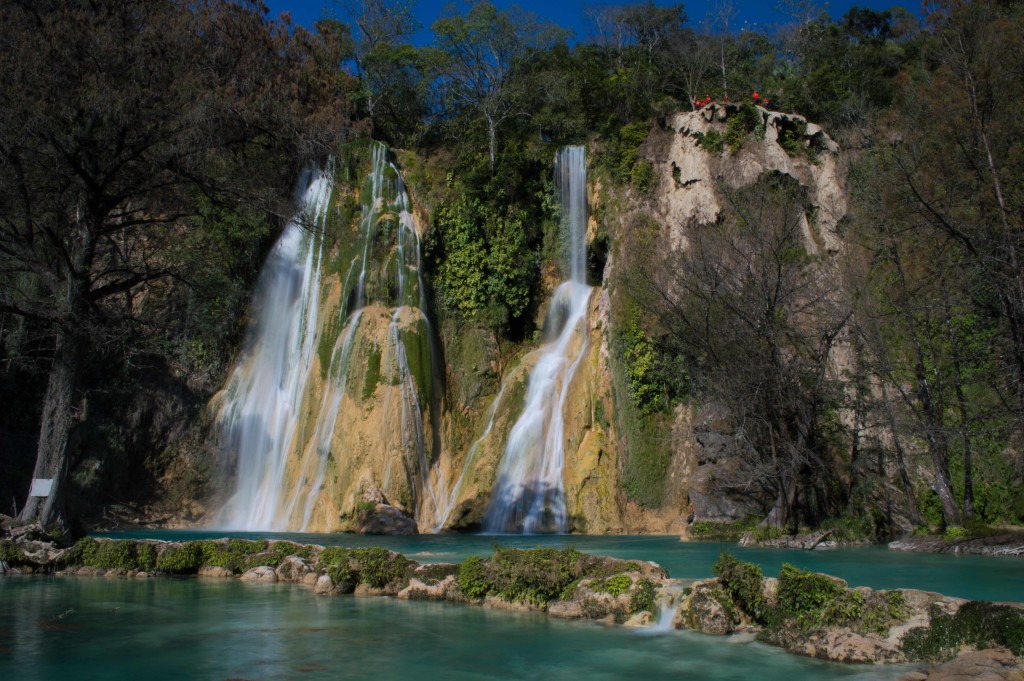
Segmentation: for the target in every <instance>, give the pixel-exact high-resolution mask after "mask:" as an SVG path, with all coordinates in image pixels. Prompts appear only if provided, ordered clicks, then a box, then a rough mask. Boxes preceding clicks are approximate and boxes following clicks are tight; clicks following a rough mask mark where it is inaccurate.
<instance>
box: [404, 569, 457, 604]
mask: <svg viewBox="0 0 1024 681" xmlns="http://www.w3.org/2000/svg"><path fill="white" fill-rule="evenodd" d="M454 585H455V576H454V575H449V576H447V577H445V578H444V579H442V580H441V581H439V582H437V583H436V584H427V583H426V582H422V581H420V580H418V579H416V578H415V577H414V578H412V579H410V580H409V585H408V586H406V587H405V588H404V589H402V590H401V591H399V592H398V598H402V599H406V600H412V601H443V600H445V599H446V598H447V597H448V591H449V589H451V588H452V587H453V586H454Z"/></svg>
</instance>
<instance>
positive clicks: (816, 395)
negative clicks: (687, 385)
mask: <svg viewBox="0 0 1024 681" xmlns="http://www.w3.org/2000/svg"><path fill="white" fill-rule="evenodd" d="M723 191H724V193H725V196H726V197H727V202H728V208H727V210H726V212H725V215H724V219H723V220H722V221H721V222H720V224H715V225H708V226H705V227H701V228H700V229H699V230H695V231H694V233H693V235H692V237H691V240H690V245H689V247H688V248H687V250H686V251H685V252H681V253H676V254H673V255H672V256H670V258H669V259H668V261H667V262H659V264H657V265H656V266H655V268H652V269H643V270H642V271H641V273H640V275H639V276H638V277H637V278H636V280H635V281H634V282H633V284H632V286H633V287H634V289H637V290H639V291H640V294H641V295H640V296H639V297H638V300H639V301H641V305H643V306H644V307H645V308H646V309H647V310H648V312H649V314H650V317H649V318H650V319H656V320H657V323H656V328H655V329H653V330H652V333H653V334H655V335H656V336H657V337H658V338H660V343H661V344H663V345H664V346H665V347H667V348H668V350H667V353H668V354H670V355H675V356H680V357H686V358H689V365H690V366H689V372H688V373H689V376H690V378H691V379H692V381H693V388H694V390H695V392H696V394H697V395H698V396H699V397H701V398H702V399H704V400H706V401H709V402H713V403H717V404H720V405H723V406H724V407H725V408H727V409H728V410H729V412H730V413H732V414H733V415H734V417H735V419H736V429H737V432H738V433H740V437H741V441H742V443H743V444H744V445H745V448H746V451H747V456H746V457H745V461H744V466H745V468H744V477H745V480H746V482H747V484H748V485H749V489H750V490H751V491H752V492H753V493H754V494H755V495H756V496H759V497H760V498H761V499H762V501H763V502H764V503H765V507H766V511H767V513H766V517H765V519H764V522H765V523H766V524H768V525H771V526H774V527H783V526H786V525H788V524H791V523H795V522H797V520H798V519H799V517H798V516H799V514H800V513H802V515H803V520H804V521H806V522H815V521H816V520H818V519H820V518H821V517H823V516H826V515H827V514H828V513H830V512H835V510H836V509H837V508H838V507H839V504H840V503H841V502H842V501H843V500H841V499H840V500H835V499H833V498H831V496H833V495H832V494H831V493H830V491H829V490H830V489H834V488H835V485H833V484H831V483H832V481H833V480H834V475H835V472H834V470H833V463H832V462H833V455H832V453H831V452H830V444H829V437H828V432H829V429H830V428H832V427H833V426H834V424H832V423H831V421H830V418H831V417H830V413H832V412H833V410H834V409H835V407H836V406H837V404H838V402H839V400H840V399H841V393H840V391H839V386H838V382H837V378H836V377H835V376H834V375H833V374H832V373H831V366H832V358H833V351H834V349H835V348H836V346H837V344H838V342H839V339H840V336H841V334H842V333H843V332H844V330H845V328H846V324H847V321H848V320H849V317H850V311H849V309H848V306H847V305H846V304H844V303H843V302H842V301H841V300H840V298H839V296H837V295H836V294H835V288H834V286H833V285H832V283H831V282H832V281H834V279H833V277H834V276H835V273H834V272H833V270H832V267H831V264H830V263H829V262H828V261H827V260H825V259H821V258H817V257H815V256H812V255H810V254H809V253H808V251H807V248H806V244H805V241H804V235H803V229H802V226H801V225H802V224H803V220H804V219H805V209H804V203H803V202H804V200H805V199H804V196H803V192H802V191H801V189H800V188H799V186H798V185H797V184H796V181H795V180H793V179H792V178H789V177H788V176H783V175H775V176H767V177H765V178H763V179H762V180H761V181H760V182H758V183H757V184H755V185H753V186H750V187H747V188H744V189H741V190H735V191H729V190H723ZM651 260H652V261H654V262H658V259H656V258H652V259H651Z"/></svg>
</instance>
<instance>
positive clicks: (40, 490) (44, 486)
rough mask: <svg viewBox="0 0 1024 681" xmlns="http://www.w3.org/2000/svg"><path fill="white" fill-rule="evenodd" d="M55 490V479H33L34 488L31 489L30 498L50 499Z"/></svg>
mask: <svg viewBox="0 0 1024 681" xmlns="http://www.w3.org/2000/svg"><path fill="white" fill-rule="evenodd" d="M51 489H53V478H32V488H31V489H29V491H28V495H29V496H30V497H48V496H50V490H51Z"/></svg>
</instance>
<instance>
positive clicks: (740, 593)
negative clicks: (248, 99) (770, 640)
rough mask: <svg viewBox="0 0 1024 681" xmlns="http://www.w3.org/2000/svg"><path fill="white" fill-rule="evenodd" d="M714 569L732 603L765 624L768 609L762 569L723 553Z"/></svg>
mask: <svg viewBox="0 0 1024 681" xmlns="http://www.w3.org/2000/svg"><path fill="white" fill-rule="evenodd" d="M713 569H714V571H715V574H716V575H717V576H718V578H719V579H720V580H721V583H722V588H723V589H725V591H726V593H728V594H729V596H730V597H731V598H732V601H733V602H734V603H735V604H736V605H737V606H739V607H740V608H741V609H742V610H743V611H744V612H746V613H748V614H749V615H750V616H751V617H752V618H753V619H754V620H755V621H757V622H763V621H764V619H765V616H766V615H767V612H768V607H767V604H766V603H765V599H764V573H763V572H762V571H761V568H760V567H758V566H757V565H754V564H753V563H745V562H741V561H739V560H736V558H734V557H733V556H731V555H730V554H728V553H723V554H722V555H721V556H719V557H718V562H716V563H715V565H714V568H713Z"/></svg>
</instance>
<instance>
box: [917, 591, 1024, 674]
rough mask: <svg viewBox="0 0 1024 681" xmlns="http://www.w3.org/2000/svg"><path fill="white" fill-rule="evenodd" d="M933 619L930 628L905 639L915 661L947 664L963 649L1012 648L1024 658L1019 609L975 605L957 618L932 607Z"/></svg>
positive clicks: (967, 606) (1023, 630)
mask: <svg viewBox="0 0 1024 681" xmlns="http://www.w3.org/2000/svg"><path fill="white" fill-rule="evenodd" d="M929 617H930V623H929V626H928V627H919V628H917V629H912V630H911V631H909V632H908V633H907V635H906V636H905V637H904V638H903V652H904V653H906V655H907V657H908V658H910V659H912V660H924V661H929V662H944V661H946V660H950V659H952V658H954V657H955V656H956V655H957V654H958V653H959V652H960V651H961V649H962V647H963V646H971V647H973V648H976V649H978V650H984V649H987V648H1008V649H1010V650H1011V651H1012V652H1013V654H1014V655H1024V612H1021V611H1020V610H1018V609H1017V608H1013V607H1011V606H1008V605H996V604H994V603H988V602H986V601H971V602H969V603H965V604H964V605H962V606H961V607H960V609H959V610H958V611H957V613H956V615H953V616H950V615H947V614H945V613H944V612H942V610H941V609H940V608H939V607H938V606H937V605H932V607H931V609H930V611H929Z"/></svg>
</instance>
